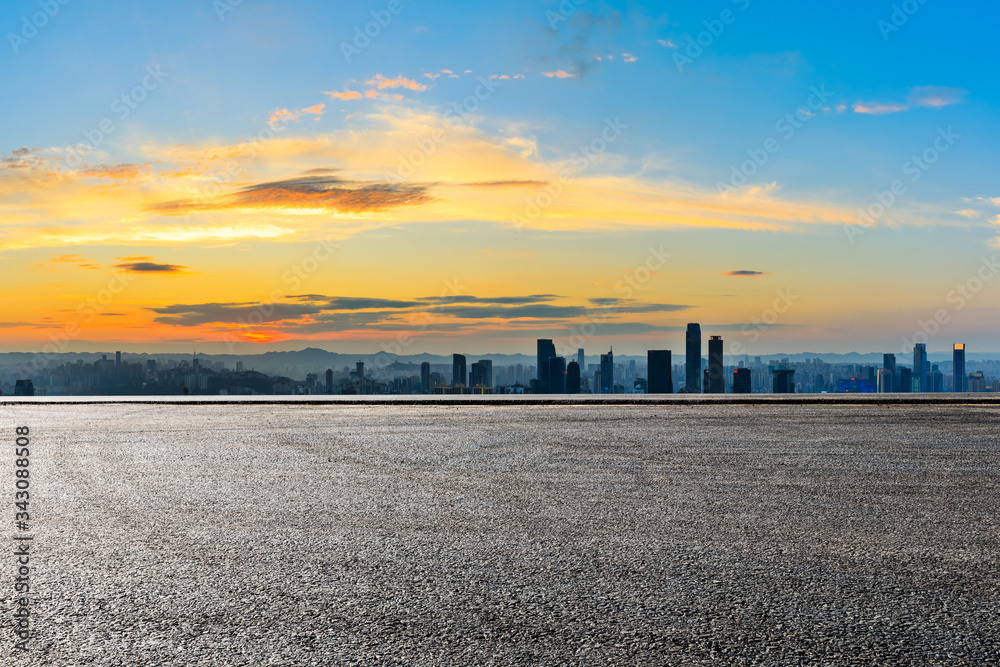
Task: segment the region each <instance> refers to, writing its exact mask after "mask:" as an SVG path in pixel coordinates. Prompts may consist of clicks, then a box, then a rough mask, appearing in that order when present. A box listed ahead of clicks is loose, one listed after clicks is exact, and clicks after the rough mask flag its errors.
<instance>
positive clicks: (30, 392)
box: [14, 380, 35, 396]
mask: <svg viewBox="0 0 1000 667" xmlns="http://www.w3.org/2000/svg"><path fill="white" fill-rule="evenodd" d="M14 395H15V396H34V395H35V383H34V382H32V381H31V380H18V381H17V382H15V383H14Z"/></svg>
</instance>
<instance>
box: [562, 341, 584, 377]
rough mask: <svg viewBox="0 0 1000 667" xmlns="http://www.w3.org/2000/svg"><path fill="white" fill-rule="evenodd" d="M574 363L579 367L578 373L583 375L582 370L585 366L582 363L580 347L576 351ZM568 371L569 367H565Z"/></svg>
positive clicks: (581, 349)
mask: <svg viewBox="0 0 1000 667" xmlns="http://www.w3.org/2000/svg"><path fill="white" fill-rule="evenodd" d="M576 363H577V364H579V365H580V373H583V369H584V368H586V367H587V366H586V365H585V364H584V362H583V348H582V347H581V348H580V349H579V350H577V351H576ZM566 369H567V370H569V366H567V367H566Z"/></svg>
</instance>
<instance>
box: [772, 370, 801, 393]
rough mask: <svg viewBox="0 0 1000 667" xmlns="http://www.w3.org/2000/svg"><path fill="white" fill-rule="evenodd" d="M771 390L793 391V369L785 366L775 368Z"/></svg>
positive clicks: (773, 391)
mask: <svg viewBox="0 0 1000 667" xmlns="http://www.w3.org/2000/svg"><path fill="white" fill-rule="evenodd" d="M771 372H772V373H774V378H773V380H772V386H771V391H772V393H775V394H794V393H795V371H793V370H789V369H787V368H775V369H774V370H773V371H771Z"/></svg>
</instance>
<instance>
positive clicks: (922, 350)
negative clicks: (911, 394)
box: [913, 343, 929, 391]
mask: <svg viewBox="0 0 1000 667" xmlns="http://www.w3.org/2000/svg"><path fill="white" fill-rule="evenodd" d="M928 370H929V368H928V367H927V344H926V343H917V344H916V345H914V346H913V391H927V371H928Z"/></svg>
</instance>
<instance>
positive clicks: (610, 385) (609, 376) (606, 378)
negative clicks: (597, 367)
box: [600, 349, 615, 394]
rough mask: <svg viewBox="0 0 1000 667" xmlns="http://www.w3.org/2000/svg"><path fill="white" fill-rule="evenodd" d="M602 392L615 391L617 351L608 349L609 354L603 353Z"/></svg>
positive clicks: (609, 392) (610, 392) (611, 392)
mask: <svg viewBox="0 0 1000 667" xmlns="http://www.w3.org/2000/svg"><path fill="white" fill-rule="evenodd" d="M600 387H601V393H602V394H613V393H615V391H614V388H615V352H614V350H613V349H610V350H608V353H607V354H602V355H601V385H600Z"/></svg>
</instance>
